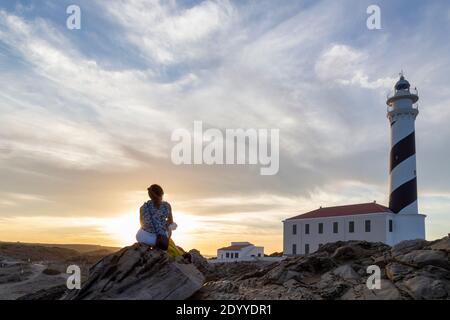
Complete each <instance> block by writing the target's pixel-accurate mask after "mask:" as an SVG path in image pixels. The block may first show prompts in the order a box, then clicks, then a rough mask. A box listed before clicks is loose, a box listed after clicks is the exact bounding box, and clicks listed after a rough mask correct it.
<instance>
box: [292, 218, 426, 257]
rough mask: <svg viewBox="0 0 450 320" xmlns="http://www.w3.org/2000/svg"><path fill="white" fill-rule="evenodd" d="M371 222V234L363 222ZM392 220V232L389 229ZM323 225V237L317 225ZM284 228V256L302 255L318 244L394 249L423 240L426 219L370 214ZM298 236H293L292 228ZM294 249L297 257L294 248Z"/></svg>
mask: <svg viewBox="0 0 450 320" xmlns="http://www.w3.org/2000/svg"><path fill="white" fill-rule="evenodd" d="M366 220H370V221H371V222H370V225H371V228H370V232H366V231H365V221H366ZM389 220H392V231H390V229H389ZM350 221H353V222H354V226H355V229H354V232H353V233H350V232H349V222H350ZM334 222H337V223H338V233H334V232H333V223H334ZM319 223H323V234H319V233H318V225H319ZM283 224H284V226H283V241H284V243H283V252H284V254H285V255H293V254H305V245H306V244H308V245H309V252H314V251H316V250H317V249H318V248H319V244H325V243H329V242H336V241H348V240H365V241H369V242H383V243H386V244H388V245H391V246H392V245H395V244H397V243H399V242H400V241H403V240H411V239H425V216H424V215H421V214H409V215H408V214H394V213H386V212H384V213H375V214H374V213H372V214H362V215H352V216H340V217H329V218H314V219H298V220H285V221H284V223H283ZM306 224H309V234H305V225H306ZM294 225H296V226H297V233H296V234H295V235H294V234H293V226H294ZM294 244H295V245H296V253H294V252H293V245H294Z"/></svg>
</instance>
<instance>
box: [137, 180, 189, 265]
mask: <svg viewBox="0 0 450 320" xmlns="http://www.w3.org/2000/svg"><path fill="white" fill-rule="evenodd" d="M147 190H148V195H149V197H150V200H149V201H147V202H145V203H144V204H143V205H142V207H141V208H140V222H141V228H140V229H139V231H138V233H137V234H136V240H137V241H138V242H139V243H144V244H147V245H149V246H152V247H157V248H159V249H162V250H167V254H168V255H170V256H173V257H176V256H185V255H186V254H185V253H184V252H183V251H182V250H180V248H178V247H177V246H176V245H175V243H174V242H173V240H172V239H171V238H170V237H171V235H172V230H175V229H176V228H177V225H176V223H174V222H173V216H172V207H171V206H170V204H169V203H168V202H166V201H163V196H164V191H163V189H162V188H161V187H160V186H159V185H157V184H153V185H151V186H150V187H149V188H148V189H147ZM186 257H187V258H189V257H188V256H187V255H186Z"/></svg>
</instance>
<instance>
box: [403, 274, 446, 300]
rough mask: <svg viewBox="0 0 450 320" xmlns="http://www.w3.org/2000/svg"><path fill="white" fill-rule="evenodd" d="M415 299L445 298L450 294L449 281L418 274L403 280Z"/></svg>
mask: <svg viewBox="0 0 450 320" xmlns="http://www.w3.org/2000/svg"><path fill="white" fill-rule="evenodd" d="M403 285H404V287H405V288H406V290H407V291H408V293H409V294H410V295H411V296H412V297H413V298H414V299H445V298H447V297H448V296H450V285H449V282H448V281H443V280H438V279H432V278H430V277H425V276H422V275H418V276H415V277H412V278H410V279H408V280H405V281H404V282H403Z"/></svg>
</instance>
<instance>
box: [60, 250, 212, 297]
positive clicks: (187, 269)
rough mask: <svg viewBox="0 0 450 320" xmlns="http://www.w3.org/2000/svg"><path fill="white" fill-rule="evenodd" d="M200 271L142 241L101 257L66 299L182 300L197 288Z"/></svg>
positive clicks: (200, 284) (200, 279) (201, 283)
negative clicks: (80, 285) (84, 279)
mask: <svg viewBox="0 0 450 320" xmlns="http://www.w3.org/2000/svg"><path fill="white" fill-rule="evenodd" d="M204 279H205V278H204V276H203V274H202V273H201V272H200V271H199V270H198V269H197V268H196V267H195V266H194V265H193V264H190V263H188V262H187V261H186V260H185V259H183V258H182V257H177V258H172V257H169V256H168V255H167V254H166V253H165V252H164V251H161V250H158V249H151V248H150V247H149V246H146V245H143V244H137V243H136V244H134V245H132V246H129V247H125V248H123V249H122V250H120V251H119V252H116V253H113V254H111V255H108V256H106V257H104V258H103V259H102V260H100V261H99V262H98V263H97V264H95V265H94V266H93V267H92V268H91V270H90V275H89V278H88V279H87V281H86V282H85V283H84V284H83V286H82V288H81V290H72V291H71V292H70V293H69V294H67V295H66V296H65V297H63V298H64V299H67V300H81V299H82V300H93V299H98V300H109V299H120V300H130V299H132V300H172V299H177V300H183V299H187V298H189V297H191V296H192V295H193V294H194V293H195V292H196V291H198V290H199V289H200V288H201V287H202V285H203V282H204Z"/></svg>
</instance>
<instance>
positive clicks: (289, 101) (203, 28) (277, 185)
mask: <svg viewBox="0 0 450 320" xmlns="http://www.w3.org/2000/svg"><path fill="white" fill-rule="evenodd" d="M35 4H37V2H36V3H33V2H32V3H31V4H30V5H29V6H28V7H27V8H26V9H25V8H22V9H21V8H17V10H16V9H15V8H10V9H6V8H3V9H0V72H1V73H2V77H0V111H1V116H0V170H1V171H2V179H1V180H0V192H2V195H6V196H4V197H3V198H2V202H1V203H0V205H1V206H2V212H1V213H2V216H8V217H18V216H40V217H43V216H45V217H50V216H51V217H62V218H63V217H66V218H72V217H84V218H89V217H90V218H102V219H103V218H107V217H108V216H110V215H117V214H119V213H123V212H129V213H130V214H131V213H133V214H134V215H135V214H136V210H137V208H138V207H139V206H140V205H141V203H142V201H144V200H145V199H146V197H147V196H146V194H145V188H146V187H147V186H148V184H149V183H152V182H159V183H161V184H162V185H163V186H164V187H165V189H166V195H167V199H168V200H169V201H171V202H173V206H174V208H176V210H177V211H179V212H182V213H184V214H185V215H186V216H188V217H189V218H192V219H194V220H195V221H196V222H198V223H199V226H200V227H198V228H195V230H191V229H189V232H191V231H192V232H195V233H196V235H198V237H199V239H202V240H201V241H202V242H201V243H202V244H201V245H203V246H205V247H206V246H207V245H208V242H210V235H209V234H210V233H209V232H210V231H209V230H211V229H213V230H218V233H221V234H218V235H217V237H218V239H220V241H222V242H225V243H224V244H226V243H227V242H228V240H229V239H228V238H227V237H229V236H228V235H227V230H228V232H233V237H238V236H239V234H244V235H245V236H246V237H248V238H249V239H250V240H251V239H256V240H258V241H261V242H264V241H266V240H264V239H263V238H264V237H263V236H261V235H264V236H265V237H268V238H270V239H277V237H279V236H280V234H281V233H280V232H281V231H280V228H281V223H280V220H281V219H283V218H286V217H288V216H290V215H291V214H292V215H293V214H297V213H300V212H302V211H308V210H311V209H314V208H316V207H318V206H319V205H334V204H336V205H338V204H345V203H351V202H366V201H373V200H378V201H379V202H383V203H386V201H387V199H386V198H387V195H386V193H387V192H386V190H387V188H386V185H387V179H388V169H387V159H388V152H389V144H388V141H389V127H388V124H387V120H386V118H385V94H386V91H387V90H388V89H390V88H391V87H392V85H393V83H395V81H396V79H397V77H398V76H397V73H398V72H399V71H400V69H401V68H404V69H405V72H406V74H407V77H408V79H410V80H411V81H412V83H413V85H416V84H417V86H418V87H419V89H420V95H421V97H420V98H421V100H420V103H421V111H420V112H421V113H420V115H419V118H418V121H417V149H418V150H419V151H420V154H419V153H418V166H419V167H418V174H419V176H420V186H419V190H423V193H424V194H425V193H433V192H437V191H439V192H444V193H445V192H447V191H448V190H447V189H448V183H447V181H448V179H449V178H450V176H449V175H450V172H447V171H446V170H444V169H445V168H446V163H448V161H450V160H449V159H450V158H449V157H450V153H449V152H447V151H446V150H447V149H448V148H447V149H446V148H445V147H444V146H445V143H446V141H447V140H448V135H449V134H450V131H449V130H448V129H447V127H448V125H447V124H448V117H449V116H450V113H448V112H447V111H446V110H447V109H446V106H447V105H448V101H449V95H450V92H449V90H448V88H447V87H446V83H447V78H448V73H449V72H450V67H449V64H448V58H447V55H446V53H447V52H448V49H449V44H448V43H446V42H444V41H442V39H443V38H444V36H445V32H446V29H445V25H444V24H439V25H438V26H439V28H436V21H441V20H443V19H444V18H445V19H447V17H445V16H443V15H445V14H446V13H447V12H448V10H443V8H442V6H443V5H441V4H440V5H436V4H435V5H429V4H428V5H427V4H420V5H417V6H413V7H411V6H409V7H408V9H409V10H414V12H411V14H413V15H415V16H417V19H410V16H408V15H402V14H400V15H399V14H398V10H395V8H396V7H395V6H396V5H391V4H386V5H385V6H384V7H383V14H382V16H383V19H384V20H383V21H384V22H383V30H381V31H376V32H375V31H374V32H372V31H369V30H367V28H366V25H365V19H366V17H367V15H366V11H365V9H366V7H364V4H360V2H349V3H345V4H341V3H336V2H335V1H316V2H308V1H296V2H289V3H288V2H286V3H282V4H278V3H277V4H274V3H273V1H258V3H257V4H255V3H253V2H241V1H192V2H181V1H164V2H163V1H144V0H134V1H113V2H111V1H109V2H104V1H96V2H92V1H81V2H80V5H81V7H82V11H83V15H82V16H83V19H84V20H83V22H82V29H81V30H79V31H68V30H67V29H65V25H64V23H61V21H60V20H61V17H59V16H58V14H61V12H63V13H64V12H65V8H64V5H63V4H53V3H52V4H51V5H46V6H37V5H35ZM444 7H445V6H444ZM425 8H426V10H424V9H425ZM360 9H361V10H360ZM12 10H15V11H12ZM55 17H59V18H58V19H56V18H55ZM413 21H414V23H413ZM445 21H447V20H445ZM358 28H359V29H358ZM355 30H356V31H355ZM194 120H202V121H203V123H204V124H205V127H215V128H219V129H226V128H279V129H280V144H281V150H280V171H279V174H278V175H276V176H273V177H261V176H259V174H258V170H255V168H254V167H252V166H242V167H240V166H239V167H238V166H226V167H225V166H224V167H217V166H213V167H210V166H175V165H173V164H172V163H171V162H170V160H169V159H170V149H171V146H172V144H171V141H170V136H171V132H172V131H173V130H174V129H178V128H186V129H188V130H189V129H191V128H192V124H193V121H194ZM437 155H439V156H437ZM443 168H444V169H443ZM141 190H142V191H141ZM11 194H29V195H36V196H38V197H40V198H42V199H47V200H48V201H47V202H46V201H33V202H31V200H25V199H22V200H20V199H17V198H14V197H10V196H7V195H11ZM29 203H33V210H29V209H28V208H29V206H28V205H29ZM419 203H420V205H421V206H422V204H421V203H422V202H420V201H419ZM423 203H424V204H423V208H424V209H427V210H428V209H429V210H430V215H439V214H440V212H443V211H442V210H445V208H446V207H445V206H444V205H442V208H443V209H439V207H440V205H441V204H442V203H443V202H439V201H437V200H436V198H435V197H430V198H428V199H427V200H426V201H424V202H423ZM65 221H66V222H67V223H72V221H73V220H65ZM113 225H114V223H113ZM443 225H446V224H445V223H444V224H443ZM230 226H233V228H230ZM85 227H86V228H87V229H88V230H90V231H89V232H91V231H92V228H91V226H85ZM231 229H232V231H230V230H231ZM52 230H54V229H52ZM433 230H439V232H440V233H442V232H441V231H442V229H439V228H437V227H436V226H435V225H433ZM52 232H54V231H52ZM439 232H438V231H435V232H434V233H431V234H438V233H439ZM101 238H102V239H103V240H104V239H105V238H104V237H103V235H102V236H101ZM103 240H102V241H103ZM183 240H185V241H189V239H188V237H185V238H183ZM271 241H272V240H271ZM280 241H281V240H280ZM272 242H273V241H272ZM192 245H194V244H192ZM267 245H269V246H270V241H267ZM274 249H275V248H274Z"/></svg>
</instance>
